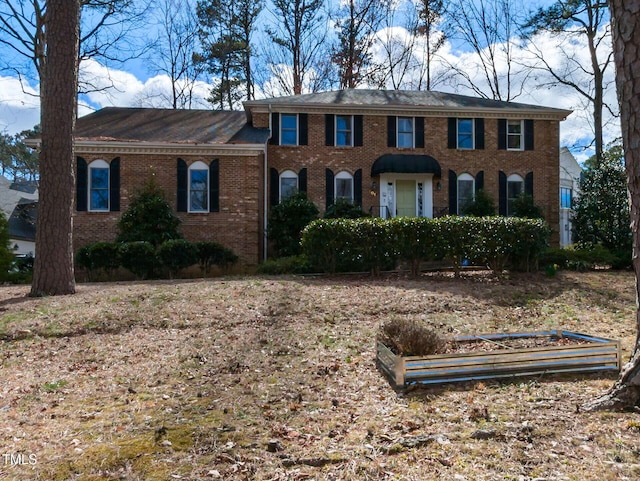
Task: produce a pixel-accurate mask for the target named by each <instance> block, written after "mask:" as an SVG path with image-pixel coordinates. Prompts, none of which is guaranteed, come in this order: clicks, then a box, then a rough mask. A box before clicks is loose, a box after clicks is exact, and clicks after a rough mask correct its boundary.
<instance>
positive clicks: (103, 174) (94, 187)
mask: <svg viewBox="0 0 640 481" xmlns="http://www.w3.org/2000/svg"><path fill="white" fill-rule="evenodd" d="M90 175H91V178H90V183H91V186H90V199H89V204H90V205H89V210H109V169H105V168H97V167H94V168H92V169H90Z"/></svg>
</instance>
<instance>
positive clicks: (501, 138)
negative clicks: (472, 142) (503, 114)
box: [498, 119, 507, 150]
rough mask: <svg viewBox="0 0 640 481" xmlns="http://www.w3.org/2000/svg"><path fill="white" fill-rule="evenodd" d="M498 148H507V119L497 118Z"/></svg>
mask: <svg viewBox="0 0 640 481" xmlns="http://www.w3.org/2000/svg"><path fill="white" fill-rule="evenodd" d="M498 150H507V119H498Z"/></svg>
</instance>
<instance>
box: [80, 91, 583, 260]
mask: <svg viewBox="0 0 640 481" xmlns="http://www.w3.org/2000/svg"><path fill="white" fill-rule="evenodd" d="M245 109H246V111H245V115H242V114H240V113H239V112H233V113H231V112H217V113H214V112H209V111H182V112H177V113H176V111H158V110H155V109H146V110H145V109H137V110H135V109H129V110H127V109H115V108H112V109H110V110H107V109H104V110H103V111H99V112H97V113H95V114H92V115H90V116H87V117H86V118H85V119H80V120H79V122H78V125H79V126H80V131H81V132H82V136H81V137H80V138H79V139H78V140H79V141H77V142H76V152H77V154H78V155H79V156H82V158H83V159H84V160H85V161H86V162H87V163H90V162H92V161H93V160H96V159H102V160H105V161H107V162H111V160H112V159H114V158H119V159H120V162H119V175H120V211H119V212H84V211H83V212H78V211H77V210H74V219H73V221H74V247H75V249H76V250H77V248H79V247H81V246H83V245H86V244H88V243H91V242H95V241H101V240H106V241H109V240H113V239H115V236H116V224H117V221H118V219H119V218H120V215H121V213H122V212H124V211H125V210H126V209H127V207H128V205H129V201H130V198H131V196H132V195H133V193H134V192H135V191H136V189H138V188H140V187H142V186H143V185H144V184H145V183H146V182H147V181H148V179H149V178H150V176H151V175H153V176H155V180H156V182H157V184H158V185H159V186H160V187H161V188H162V189H163V190H164V192H165V193H166V195H167V199H168V201H169V203H170V204H171V205H172V206H174V207H176V210H180V209H177V204H178V198H177V197H178V194H177V190H178V188H177V186H178V178H179V175H178V173H177V159H178V158H181V159H183V160H184V161H185V163H186V164H187V165H191V164H192V163H193V162H196V161H202V162H204V163H205V164H207V165H209V164H210V163H211V161H212V160H213V159H217V160H218V163H219V171H218V172H219V173H218V178H219V195H218V197H217V198H218V199H219V211H216V212H209V213H187V212H177V215H178V216H179V217H180V219H181V220H182V224H181V231H182V232H183V234H184V236H185V238H186V239H188V240H190V241H199V240H215V241H218V242H220V243H222V244H223V245H225V246H227V247H229V248H231V249H233V250H234V251H235V252H236V253H237V254H238V255H239V256H240V259H241V263H242V264H243V265H244V266H255V265H256V264H258V263H259V262H260V261H261V260H262V259H263V256H264V251H263V249H264V230H265V225H264V222H265V216H266V210H267V209H268V207H269V203H270V202H272V197H273V196H272V195H271V194H272V192H271V190H272V188H274V187H273V186H272V185H271V184H272V182H273V181H272V179H271V176H272V172H273V171H276V172H277V174H282V173H283V172H284V171H286V170H292V171H294V172H296V173H299V172H301V170H302V169H306V171H305V172H306V189H307V194H308V196H309V198H310V199H311V200H312V201H313V202H314V203H315V204H316V205H317V206H318V208H319V209H320V211H321V212H324V211H325V208H326V205H327V182H328V181H327V179H328V178H329V179H330V178H331V177H327V169H330V171H331V172H330V174H331V175H337V174H339V173H341V172H348V173H349V174H351V175H352V176H354V190H355V183H356V178H357V180H358V181H360V182H358V184H359V185H360V187H361V189H358V192H361V195H362V199H361V200H362V207H363V209H364V210H365V211H371V212H373V213H374V214H376V215H378V214H380V213H381V210H380V206H381V205H386V204H384V202H388V199H389V198H390V197H391V196H392V194H391V193H392V192H393V189H399V187H398V185H399V184H401V183H402V184H403V185H404V186H405V188H406V186H407V185H409V186H410V185H414V186H415V187H416V196H417V198H418V199H420V198H422V199H423V202H422V203H421V202H420V201H418V202H417V204H416V205H418V206H420V207H419V208H417V209H416V210H418V209H422V205H423V204H424V205H425V206H426V207H425V209H423V210H422V211H421V212H416V214H419V213H421V214H422V215H432V216H437V215H444V214H447V213H448V212H449V206H450V205H451V199H452V197H451V196H450V187H451V186H450V185H449V183H450V181H449V179H450V178H452V179H453V178H456V177H455V176H456V175H457V176H460V175H461V174H464V173H468V174H470V175H471V176H473V177H474V178H476V179H480V178H482V179H483V180H482V184H483V185H482V188H484V190H485V191H487V192H488V193H489V194H490V195H491V196H492V197H493V199H494V202H495V203H496V206H498V205H499V203H500V201H499V193H500V191H501V189H502V192H504V186H505V185H506V180H505V179H506V177H507V176H509V175H512V174H517V175H519V176H520V177H521V178H522V179H525V178H526V179H527V186H528V188H530V189H532V190H531V192H532V193H533V197H534V202H535V203H536V204H537V205H539V206H540V207H541V208H542V210H543V213H544V217H545V219H546V220H547V222H548V223H549V225H550V226H551V228H552V230H553V235H552V239H551V240H552V244H553V245H557V244H558V240H559V236H558V225H559V123H560V121H561V120H562V119H563V118H564V117H566V116H567V115H568V114H569V113H570V112H568V111H564V110H559V109H550V108H545V107H538V106H530V105H523V104H510V103H508V102H496V101H490V100H486V99H474V98H471V97H461V96H455V95H450V94H440V93H433V92H398V91H392V92H385V91H360V90H353V91H340V92H325V93H319V94H309V95H306V96H305V95H303V96H295V97H285V98H280V99H267V100H261V101H250V102H246V103H245ZM192 112H194V113H192ZM281 113H288V114H303V116H304V119H305V121H304V123H305V129H304V137H306V141H305V142H302V143H304V144H305V145H295V146H287V145H277V144H278V143H279V142H278V139H274V140H275V142H273V141H269V140H268V137H269V135H270V134H269V132H270V129H272V127H273V129H272V130H273V132H272V135H274V137H275V136H277V134H278V131H277V129H276V128H275V126H274V125H272V121H273V119H274V118H276V117H274V115H276V116H278V115H280V114H281ZM327 114H329V115H354V116H357V120H358V125H360V122H361V126H362V129H361V136H360V129H358V135H357V137H358V139H359V140H358V142H357V144H361V145H359V146H354V147H336V146H333V145H329V146H328V145H326V144H327V132H326V130H327V125H328V123H327V121H328V118H327ZM390 116H406V117H412V118H415V119H419V121H417V120H416V121H415V124H414V126H415V129H414V130H418V128H419V127H421V126H422V125H424V127H423V128H424V131H423V133H424V136H422V132H421V133H420V135H419V137H420V141H419V142H417V144H418V145H420V146H419V147H418V148H411V149H399V148H396V147H389V146H388V142H389V141H388V129H389V125H390V124H389V118H390ZM456 117H457V118H474V119H483V120H482V125H483V128H482V129H479V131H481V130H484V135H483V137H482V138H483V139H484V141H483V144H484V145H483V148H477V149H475V150H461V149H457V148H450V145H449V139H450V135H449V134H450V131H449V129H450V125H451V124H450V122H451V119H453V118H456ZM279 118H280V117H277V119H279ZM355 118H356V117H354V132H352V134H354V136H355V130H356V129H355ZM277 119H276V120H277ZM499 119H512V120H522V121H523V122H524V123H523V125H525V124H526V123H527V122H528V123H529V124H528V125H533V137H528V138H527V137H526V135H524V134H523V139H524V138H527V141H528V142H530V141H531V139H532V140H533V148H532V149H531V148H527V149H526V150H521V151H513V150H505V148H504V146H500V145H499V138H500V137H502V142H503V143H504V138H505V137H504V135H505V134H504V132H503V130H501V134H500V135H499V133H498V132H499V130H500V125H502V126H503V129H504V120H502V121H501V120H499ZM500 122H503V123H502V124H501V123H500ZM474 125H475V124H474ZM298 128H299V129H300V128H301V125H298ZM422 137H424V142H422ZM416 138H417V137H416ZM189 139H191V140H189ZM422 144H424V146H422ZM500 147H502V148H500ZM389 154H391V155H393V156H394V159H407V158H408V157H409V156H413V157H414V158H415V159H418V161H422V160H423V159H427V161H428V162H432V163H433V165H435V167H433V166H431V167H430V168H432V170H409V171H403V170H401V169H399V170H393V169H394V168H395V165H392V166H391V167H390V169H391V170H384V171H382V172H383V173H380V174H375V175H372V166H373V165H374V163H375V162H376V161H377V160H378V159H380V158H381V156H387V155H389ZM265 155H266V156H267V157H266V162H267V164H268V165H266V170H265V165H264V164H265ZM394 161H395V160H394ZM401 161H402V160H401ZM423 167H424V166H423ZM423 167H422V168H423ZM436 167H437V168H436ZM419 168H421V167H419ZM406 172H408V173H406ZM416 172H419V173H416ZM480 172H482V176H480V175H479V173H480ZM356 173H357V174H356ZM454 174H455V175H454ZM356 175H357V177H356ZM501 178H502V181H501V180H500V179H501ZM276 180H277V178H276ZM401 181H404V182H401ZM411 182H413V184H411ZM476 182H480V181H479V180H476ZM382 184H384V185H382ZM501 186H502V187H501ZM265 187H266V191H265ZM275 188H278V186H277V185H276V186H275ZM476 188H478V187H477V186H476ZM452 192H453V191H452ZM405 193H406V191H405ZM276 194H277V192H276ZM394 195H395V194H394ZM420 196H422V197H420ZM277 198H278V195H276V196H275V199H276V200H277ZM453 198H455V197H453ZM383 199H384V200H383ZM424 199H426V200H424ZM504 199H505V196H502V200H503V201H504ZM503 205H504V204H503ZM390 215H395V213H391V214H390Z"/></svg>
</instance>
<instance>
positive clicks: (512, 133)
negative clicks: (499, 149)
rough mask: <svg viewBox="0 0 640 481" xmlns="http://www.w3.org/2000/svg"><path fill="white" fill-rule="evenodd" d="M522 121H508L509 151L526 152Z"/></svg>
mask: <svg viewBox="0 0 640 481" xmlns="http://www.w3.org/2000/svg"><path fill="white" fill-rule="evenodd" d="M523 137H524V128H523V121H522V120H507V150H524V138H523Z"/></svg>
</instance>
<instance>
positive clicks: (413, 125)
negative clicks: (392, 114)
mask: <svg viewBox="0 0 640 481" xmlns="http://www.w3.org/2000/svg"><path fill="white" fill-rule="evenodd" d="M400 119H409V120H410V121H411V146H409V147H400ZM396 148H398V149H415V148H416V118H415V117H407V116H405V115H400V116H398V117H396Z"/></svg>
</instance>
